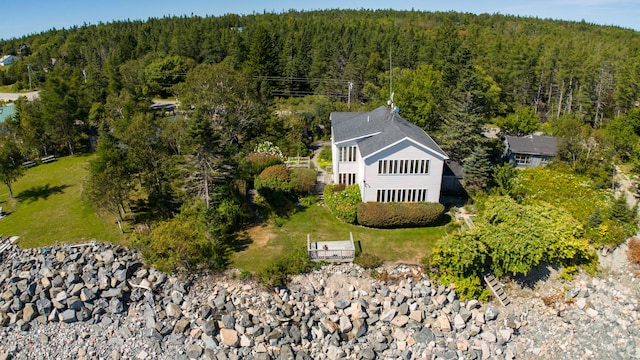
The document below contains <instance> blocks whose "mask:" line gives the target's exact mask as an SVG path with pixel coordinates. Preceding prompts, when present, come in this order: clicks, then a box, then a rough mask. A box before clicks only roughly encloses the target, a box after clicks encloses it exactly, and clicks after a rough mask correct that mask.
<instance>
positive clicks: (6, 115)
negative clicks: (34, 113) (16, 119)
mask: <svg viewBox="0 0 640 360" xmlns="http://www.w3.org/2000/svg"><path fill="white" fill-rule="evenodd" d="M15 114H16V106H15V105H7V106H0V123H3V122H5V121H7V120H8V119H10V118H12V117H13V116H14V115H15Z"/></svg>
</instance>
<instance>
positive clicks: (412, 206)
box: [357, 202, 444, 228]
mask: <svg viewBox="0 0 640 360" xmlns="http://www.w3.org/2000/svg"><path fill="white" fill-rule="evenodd" d="M357 213H358V223H359V224H360V225H364V226H368V227H373V228H401V227H424V226H431V225H433V224H435V223H436V222H437V221H438V220H439V219H440V217H441V216H442V214H443V213H444V206H443V205H442V204H440V203H427V202H417V203H400V202H396V203H375V202H367V203H360V204H358V211H357Z"/></svg>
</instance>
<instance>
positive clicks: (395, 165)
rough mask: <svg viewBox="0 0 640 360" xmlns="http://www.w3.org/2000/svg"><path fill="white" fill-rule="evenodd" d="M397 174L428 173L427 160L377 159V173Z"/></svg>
mask: <svg viewBox="0 0 640 360" xmlns="http://www.w3.org/2000/svg"><path fill="white" fill-rule="evenodd" d="M399 174H400V175H426V174H429V160H378V175H399Z"/></svg>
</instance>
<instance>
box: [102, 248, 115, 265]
mask: <svg viewBox="0 0 640 360" xmlns="http://www.w3.org/2000/svg"><path fill="white" fill-rule="evenodd" d="M100 257H101V258H102V261H103V262H104V263H105V264H107V265H110V264H111V263H112V262H113V260H114V255H113V251H112V250H105V251H103V252H101V253H100Z"/></svg>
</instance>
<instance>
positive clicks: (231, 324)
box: [222, 314, 236, 329]
mask: <svg viewBox="0 0 640 360" xmlns="http://www.w3.org/2000/svg"><path fill="white" fill-rule="evenodd" d="M222 325H223V326H224V327H225V328H227V329H233V328H235V326H236V319H235V318H234V317H233V315H229V314H227V315H223V316H222Z"/></svg>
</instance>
